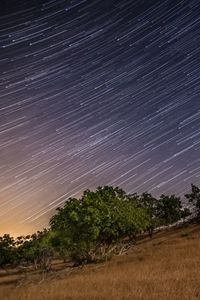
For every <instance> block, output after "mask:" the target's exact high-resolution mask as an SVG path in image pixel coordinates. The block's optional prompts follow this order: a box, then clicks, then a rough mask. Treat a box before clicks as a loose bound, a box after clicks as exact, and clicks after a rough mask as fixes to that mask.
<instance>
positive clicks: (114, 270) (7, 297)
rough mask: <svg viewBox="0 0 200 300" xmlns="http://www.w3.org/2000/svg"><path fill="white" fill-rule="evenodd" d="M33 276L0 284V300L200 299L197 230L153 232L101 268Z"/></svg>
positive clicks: (14, 277) (199, 237)
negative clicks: (150, 237) (149, 236)
mask: <svg viewBox="0 0 200 300" xmlns="http://www.w3.org/2000/svg"><path fill="white" fill-rule="evenodd" d="M71 270H72V269H71ZM21 276H22V275H21ZM23 276H24V275H23ZM35 276H36V277H35V278H34V275H33V274H29V275H27V276H26V280H24V281H23V282H24V284H23V285H22V286H19V284H18V287H17V285H16V282H15V283H14V281H15V280H16V275H13V276H9V277H7V278H6V277H4V282H3V278H2V279H0V299H2V300H12V299H13V300H39V299H40V300H41V299H49V300H53V299H54V300H57V299H59V300H61V299H69V300H75V299H76V300H78V299H79V300H86V299H87V300H97V299H106V300H118V299H124V300H125V299H133V300H134V299H136V300H153V299H159V300H173V299H176V300H197V299H198V300H200V226H194V225H193V226H189V227H188V228H182V229H173V230H170V231H167V232H164V233H163V232H162V233H158V234H156V235H155V237H154V238H153V239H152V240H149V239H148V238H146V239H144V240H141V241H140V242H139V243H138V244H137V246H135V247H133V248H132V249H130V250H129V252H128V253H127V255H123V256H118V257H114V258H113V259H112V260H111V261H110V262H107V263H104V264H98V265H88V266H85V267H84V268H82V269H76V270H73V271H72V272H71V273H70V274H69V269H65V270H62V271H59V272H54V273H52V274H50V275H49V276H48V277H47V278H46V279H45V280H43V281H41V275H40V276H39V275H35ZM5 278H6V279H5ZM33 278H34V280H33ZM18 279H19V278H18ZM9 280H10V282H9ZM12 280H13V283H12ZM30 280H32V281H33V283H27V282H30ZM19 282H20V281H19V280H18V283H19ZM25 283H26V284H25Z"/></svg>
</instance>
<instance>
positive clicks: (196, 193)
mask: <svg viewBox="0 0 200 300" xmlns="http://www.w3.org/2000/svg"><path fill="white" fill-rule="evenodd" d="M191 187H192V191H191V193H190V194H186V195H185V197H186V198H187V199H188V200H189V202H191V203H193V205H194V207H195V214H196V220H197V221H198V222H199V223H200V189H199V188H198V187H197V186H195V185H194V184H192V185H191Z"/></svg>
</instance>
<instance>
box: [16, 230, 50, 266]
mask: <svg viewBox="0 0 200 300" xmlns="http://www.w3.org/2000/svg"><path fill="white" fill-rule="evenodd" d="M49 235H50V233H49V231H48V230H46V229H44V230H43V231H37V233H34V234H32V235H31V236H26V237H18V238H17V240H16V243H17V251H18V255H19V257H20V260H21V263H26V264H34V266H35V268H36V269H37V268H38V267H39V268H42V269H45V270H49V269H50V268H51V260H52V257H53V248H52V246H51V243H50V237H49Z"/></svg>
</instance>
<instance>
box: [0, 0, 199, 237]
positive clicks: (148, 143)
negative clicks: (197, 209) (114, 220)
mask: <svg viewBox="0 0 200 300" xmlns="http://www.w3.org/2000/svg"><path fill="white" fill-rule="evenodd" d="M199 154H200V2H199V0H194V1H193V0H191V1H184V0H183V1H175V0H171V1H170V0H167V1H164V0H163V1H155V0H154V1H142V0H138V1H134V0H127V1H126V0H121V1H115V0H113V1H110V0H105V1H102V0H73V1H68V0H51V1H38V0H37V1H36V0H35V1H25V0H24V1H20V0H18V1H14V0H13V1H11V0H4V1H2V0H1V1H0V234H2V233H6V232H8V233H11V234H13V235H17V234H25V233H28V232H34V231H35V230H37V229H42V228H43V227H46V226H48V221H49V218H50V216H52V215H53V213H55V208H56V207H58V206H61V205H62V204H63V203H64V201H65V200H66V199H67V198H69V197H70V196H75V197H80V196H81V194H82V192H83V191H84V190H85V189H87V188H90V189H95V188H96V187H97V186H100V185H113V186H120V187H122V188H123V189H124V190H125V191H126V192H129V193H134V192H138V193H142V192H144V191H148V192H150V193H152V194H153V195H155V196H159V195H160V194H162V193H166V194H173V193H175V194H176V195H179V196H183V195H184V193H185V192H187V191H189V190H190V184H191V183H194V184H196V185H199V181H200V155H199Z"/></svg>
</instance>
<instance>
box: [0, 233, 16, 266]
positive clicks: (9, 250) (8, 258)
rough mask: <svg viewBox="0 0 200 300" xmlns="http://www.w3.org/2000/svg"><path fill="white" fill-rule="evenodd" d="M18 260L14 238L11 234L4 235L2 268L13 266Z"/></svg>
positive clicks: (0, 249)
mask: <svg viewBox="0 0 200 300" xmlns="http://www.w3.org/2000/svg"><path fill="white" fill-rule="evenodd" d="M16 259H17V256H16V252H15V250H14V238H13V237H11V236H10V235H9V234H4V235H3V237H0V267H1V268H4V267H5V266H6V265H7V264H13V263H14V262H15V261H16Z"/></svg>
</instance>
